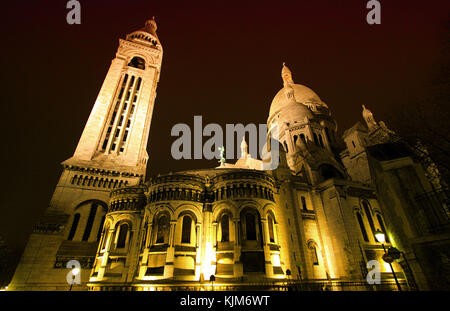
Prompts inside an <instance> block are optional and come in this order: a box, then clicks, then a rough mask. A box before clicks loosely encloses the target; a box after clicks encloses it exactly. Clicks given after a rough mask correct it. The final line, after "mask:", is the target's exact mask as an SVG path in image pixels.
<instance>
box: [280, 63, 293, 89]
mask: <svg viewBox="0 0 450 311" xmlns="http://www.w3.org/2000/svg"><path fill="white" fill-rule="evenodd" d="M281 78H282V79H283V85H284V86H286V85H287V84H294V80H292V72H291V71H290V70H289V68H288V67H287V66H286V63H285V62H283V68H282V69H281Z"/></svg>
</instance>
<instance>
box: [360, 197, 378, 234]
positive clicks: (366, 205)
mask: <svg viewBox="0 0 450 311" xmlns="http://www.w3.org/2000/svg"><path fill="white" fill-rule="evenodd" d="M361 204H362V206H363V208H364V213H366V216H367V220H368V221H369V225H370V229H371V230H372V234H375V225H374V224H373V219H372V212H371V211H370V206H369V203H368V202H367V201H366V200H363V201H362V202H361Z"/></svg>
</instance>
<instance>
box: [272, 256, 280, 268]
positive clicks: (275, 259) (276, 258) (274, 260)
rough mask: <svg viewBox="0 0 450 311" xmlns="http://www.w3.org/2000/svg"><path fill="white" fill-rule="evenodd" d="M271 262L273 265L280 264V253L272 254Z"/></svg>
mask: <svg viewBox="0 0 450 311" xmlns="http://www.w3.org/2000/svg"><path fill="white" fill-rule="evenodd" d="M272 264H273V265H274V266H275V267H279V266H281V263H280V255H273V256H272Z"/></svg>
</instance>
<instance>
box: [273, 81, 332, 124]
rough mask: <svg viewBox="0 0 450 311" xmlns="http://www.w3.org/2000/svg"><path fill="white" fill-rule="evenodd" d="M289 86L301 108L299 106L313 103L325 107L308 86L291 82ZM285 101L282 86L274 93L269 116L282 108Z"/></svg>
mask: <svg viewBox="0 0 450 311" xmlns="http://www.w3.org/2000/svg"><path fill="white" fill-rule="evenodd" d="M291 87H292V88H293V89H294V97H295V101H296V102H297V103H298V106H300V109H301V110H304V109H303V108H302V107H301V106H307V107H309V106H314V105H315V106H325V107H326V105H325V104H324V103H322V100H321V99H320V97H319V96H318V95H317V94H316V93H315V92H314V91H313V90H311V89H310V88H309V87H307V86H304V85H301V84H291ZM286 103H287V100H286V96H285V93H284V88H282V89H281V90H279V91H278V93H277V95H275V97H274V98H273V100H272V104H271V105H270V112H269V117H271V116H272V115H273V114H275V113H277V112H278V111H280V110H281V109H282V108H284V106H285V104H286ZM300 103H301V104H300ZM302 104H303V105H302ZM303 119H304V117H303V118H302V119H301V120H303ZM298 121H300V120H298Z"/></svg>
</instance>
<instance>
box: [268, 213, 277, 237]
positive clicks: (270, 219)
mask: <svg viewBox="0 0 450 311" xmlns="http://www.w3.org/2000/svg"><path fill="white" fill-rule="evenodd" d="M267 221H268V222H269V241H270V242H271V243H275V230H274V228H273V223H274V221H273V217H272V216H271V215H269V217H267Z"/></svg>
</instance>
